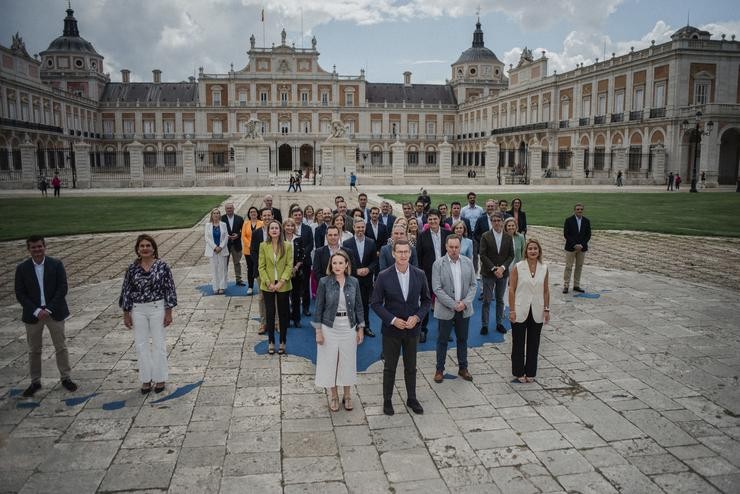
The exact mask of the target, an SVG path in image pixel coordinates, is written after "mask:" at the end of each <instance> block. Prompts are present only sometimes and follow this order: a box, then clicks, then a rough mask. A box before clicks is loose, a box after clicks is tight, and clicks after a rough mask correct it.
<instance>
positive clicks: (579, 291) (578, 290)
mask: <svg viewBox="0 0 740 494" xmlns="http://www.w3.org/2000/svg"><path fill="white" fill-rule="evenodd" d="M573 291H574V292H578V293H586V290H584V289H583V288H581V287H580V286H574V287H573Z"/></svg>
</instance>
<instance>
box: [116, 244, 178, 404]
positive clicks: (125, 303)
mask: <svg viewBox="0 0 740 494" xmlns="http://www.w3.org/2000/svg"><path fill="white" fill-rule="evenodd" d="M134 252H135V253H136V257H137V259H136V260H135V261H134V262H133V263H132V264H131V265H130V266H129V267H128V269H127V270H126V275H125V276H124V278H123V287H122V288H121V297H120V299H119V301H118V304H119V305H120V306H121V308H122V309H123V323H124V324H125V325H126V327H127V328H129V329H132V328H133V330H134V340H135V342H136V351H137V354H138V357H139V381H140V382H141V393H142V394H146V393H148V392H150V391H151V390H152V382H154V383H156V384H155V385H154V392H155V393H161V392H162V391H164V387H165V382H166V381H167V344H166V341H165V330H164V328H166V327H167V326H169V325H170V324H172V308H173V307H175V306H176V305H177V294H176V293H175V280H174V279H173V277H172V271H171V270H170V267H169V266H168V265H167V263H166V262H164V261H162V260H161V259H159V253H158V252H157V242H155V241H154V239H153V238H152V237H151V236H149V235H146V234H143V235H139V237H138V238H137V239H136V244H135V245H134ZM150 338H151V343H150V342H149V340H150Z"/></svg>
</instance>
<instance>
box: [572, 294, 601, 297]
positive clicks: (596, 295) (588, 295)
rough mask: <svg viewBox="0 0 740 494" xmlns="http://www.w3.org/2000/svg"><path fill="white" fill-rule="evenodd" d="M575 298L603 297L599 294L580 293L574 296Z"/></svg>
mask: <svg viewBox="0 0 740 494" xmlns="http://www.w3.org/2000/svg"><path fill="white" fill-rule="evenodd" d="M573 297H578V298H599V297H601V294H598V293H578V294H576V295H573Z"/></svg>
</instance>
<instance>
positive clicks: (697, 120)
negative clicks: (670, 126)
mask: <svg viewBox="0 0 740 494" xmlns="http://www.w3.org/2000/svg"><path fill="white" fill-rule="evenodd" d="M713 127H714V122H712V121H711V120H710V121H708V122H704V121H702V113H701V111H697V112H696V114H695V115H694V124H693V125H692V124H691V122H689V121H688V120H684V121H683V122H682V123H681V129H682V130H683V131H684V132H689V133H690V136H689V142H691V143H693V144H694V157H693V164H692V167H691V189H690V190H689V192H699V190H698V189H697V188H696V184H697V182H698V181H699V179H698V174H699V149H700V146H701V138H702V136H708V135H709V134H711V133H712V128H713Z"/></svg>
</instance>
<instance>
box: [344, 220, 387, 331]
mask: <svg viewBox="0 0 740 494" xmlns="http://www.w3.org/2000/svg"><path fill="white" fill-rule="evenodd" d="M354 228H355V235H354V236H353V237H352V238H350V239H347V240H345V241H344V243H343V244H342V247H343V248H344V250H345V251H347V252H348V253H349V258H350V260H351V261H352V276H354V277H355V278H357V281H359V282H360V296H361V297H362V310H363V312H364V315H365V336H370V337H371V338H373V337H375V333H374V332H373V330H372V329H370V319H369V315H370V293H372V291H373V276H374V275H375V271H376V270H377V268H378V251H377V250H376V248H375V241H374V240H373V239H371V238H369V237H368V236H367V235H365V220H364V219H362V218H359V217H358V218H355V224H354Z"/></svg>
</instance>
